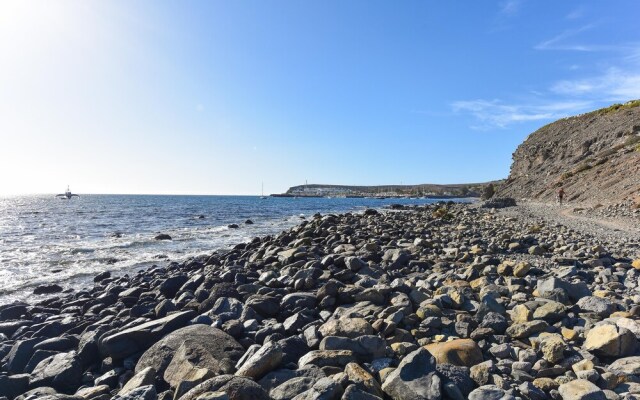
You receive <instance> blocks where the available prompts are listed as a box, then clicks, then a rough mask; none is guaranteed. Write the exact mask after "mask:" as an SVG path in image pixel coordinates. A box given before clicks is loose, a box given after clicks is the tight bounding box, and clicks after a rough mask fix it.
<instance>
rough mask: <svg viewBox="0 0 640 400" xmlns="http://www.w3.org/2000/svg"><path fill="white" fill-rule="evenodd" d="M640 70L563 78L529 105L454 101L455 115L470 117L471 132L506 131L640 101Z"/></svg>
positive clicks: (616, 69) (619, 70)
mask: <svg viewBox="0 0 640 400" xmlns="http://www.w3.org/2000/svg"><path fill="white" fill-rule="evenodd" d="M639 71H640V69H638V68H631V69H626V70H625V69H622V68H620V67H611V68H608V69H607V70H605V71H603V72H602V73H600V74H594V75H592V76H589V77H586V78H577V79H566V80H560V81H556V82H554V83H552V84H551V85H550V86H549V87H548V89H546V90H544V91H533V93H534V94H535V95H536V96H535V98H533V99H532V100H531V102H530V103H525V102H509V101H504V100H499V99H492V100H486V99H476V100H463V101H456V102H454V103H452V104H451V108H452V110H453V111H454V112H456V113H466V114H468V115H470V116H472V117H473V119H474V120H475V122H474V123H473V125H471V128H473V129H479V130H488V129H492V128H507V127H509V126H510V125H513V124H516V123H521V122H527V121H551V120H554V119H559V118H563V117H567V116H570V115H575V114H580V113H582V112H585V111H589V110H592V109H594V108H597V107H601V106H605V105H608V104H611V103H616V102H625V101H628V100H633V99H639V98H640V72H639Z"/></svg>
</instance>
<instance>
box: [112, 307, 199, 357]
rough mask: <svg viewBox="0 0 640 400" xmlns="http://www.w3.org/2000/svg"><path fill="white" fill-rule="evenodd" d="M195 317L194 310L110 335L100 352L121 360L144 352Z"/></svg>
mask: <svg viewBox="0 0 640 400" xmlns="http://www.w3.org/2000/svg"><path fill="white" fill-rule="evenodd" d="M195 315H196V313H195V311H193V310H189V311H183V312H178V313H175V314H171V315H167V316H166V317H164V318H160V319H156V320H153V321H149V322H145V323H144V324H141V325H138V326H134V327H132V328H129V329H125V330H123V331H120V332H117V333H115V334H112V335H109V336H107V337H105V338H103V339H102V340H101V341H100V352H101V353H102V355H103V356H104V357H112V358H115V359H121V358H125V357H127V356H130V355H132V354H135V353H138V352H140V351H144V350H146V349H148V348H149V347H150V346H151V345H152V344H154V343H155V342H157V341H158V340H160V339H161V338H162V337H163V336H164V335H166V334H168V333H170V332H173V331H175V330H176V329H178V328H181V327H183V326H185V325H186V324H187V322H189V320H191V319H192V318H193V317H195Z"/></svg>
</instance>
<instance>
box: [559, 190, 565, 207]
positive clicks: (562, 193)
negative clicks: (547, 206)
mask: <svg viewBox="0 0 640 400" xmlns="http://www.w3.org/2000/svg"><path fill="white" fill-rule="evenodd" d="M562 200H564V188H560V190H558V201H559V202H560V205H562Z"/></svg>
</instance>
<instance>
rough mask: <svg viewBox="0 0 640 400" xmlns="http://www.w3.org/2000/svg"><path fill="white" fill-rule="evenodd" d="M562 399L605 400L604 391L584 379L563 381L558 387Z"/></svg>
mask: <svg viewBox="0 0 640 400" xmlns="http://www.w3.org/2000/svg"><path fill="white" fill-rule="evenodd" d="M558 391H559V392H560V396H562V400H606V399H607V396H605V394H604V392H603V391H602V390H600V388H599V387H597V386H596V385H594V384H593V383H591V382H589V381H588V380H586V379H576V380H573V381H570V382H567V383H563V384H562V385H560V387H559V388H558Z"/></svg>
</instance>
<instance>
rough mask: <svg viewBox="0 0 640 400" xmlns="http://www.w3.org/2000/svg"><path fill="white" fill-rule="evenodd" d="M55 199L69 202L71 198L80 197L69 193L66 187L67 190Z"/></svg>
mask: <svg viewBox="0 0 640 400" xmlns="http://www.w3.org/2000/svg"><path fill="white" fill-rule="evenodd" d="M56 197H57V198H59V199H63V200H71V198H72V197H80V196H79V195H77V194H75V193H71V190H70V189H69V185H67V190H66V191H65V192H64V193H60V194H57V195H56Z"/></svg>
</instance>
